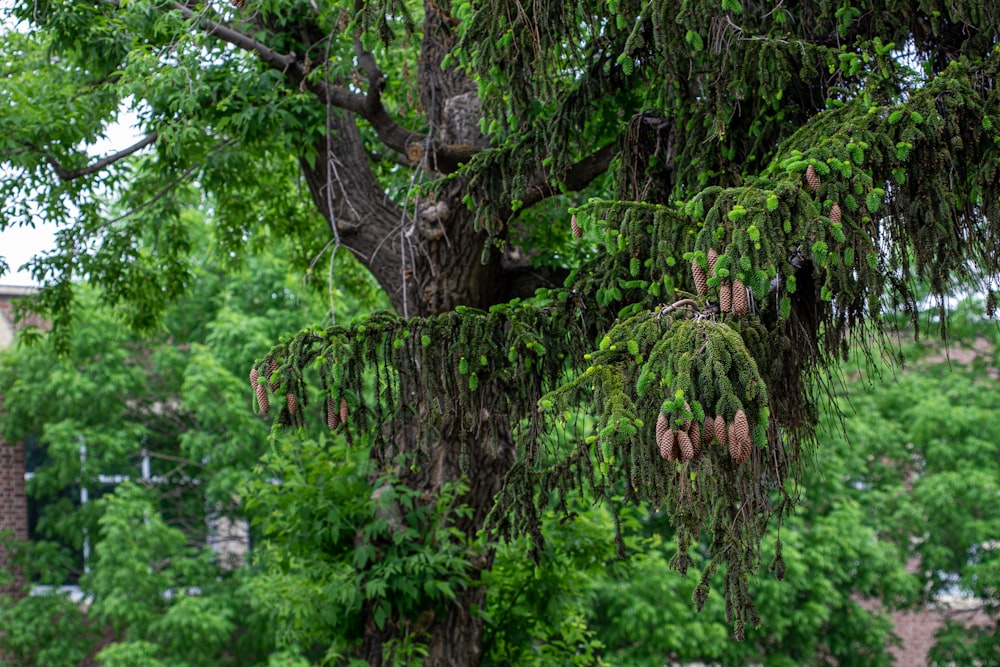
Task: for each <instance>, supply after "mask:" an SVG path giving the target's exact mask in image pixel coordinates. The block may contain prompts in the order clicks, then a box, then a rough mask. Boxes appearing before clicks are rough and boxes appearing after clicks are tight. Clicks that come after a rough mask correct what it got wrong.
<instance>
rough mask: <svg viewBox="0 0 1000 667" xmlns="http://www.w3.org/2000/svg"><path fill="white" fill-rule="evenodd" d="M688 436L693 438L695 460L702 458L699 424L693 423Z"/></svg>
mask: <svg viewBox="0 0 1000 667" xmlns="http://www.w3.org/2000/svg"><path fill="white" fill-rule="evenodd" d="M688 436H689V437H690V438H691V447H693V448H694V458H698V457H699V456H701V429H700V428H699V427H698V422H696V421H692V422H691V428H690V429H688Z"/></svg>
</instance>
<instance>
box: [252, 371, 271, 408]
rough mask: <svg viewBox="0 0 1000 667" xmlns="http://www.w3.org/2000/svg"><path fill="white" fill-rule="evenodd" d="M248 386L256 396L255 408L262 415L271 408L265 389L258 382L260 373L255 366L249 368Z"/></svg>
mask: <svg viewBox="0 0 1000 667" xmlns="http://www.w3.org/2000/svg"><path fill="white" fill-rule="evenodd" d="M250 386H251V387H252V388H253V393H254V394H255V395H256V396H257V409H258V410H260V413H261V414H262V415H266V414H267V413H268V411H269V410H270V409H271V402H270V401H269V400H268V399H267V389H265V388H264V385H262V384H261V383H260V373H258V372H257V369H256V368H254V369H251V370H250Z"/></svg>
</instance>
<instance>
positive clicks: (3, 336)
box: [0, 287, 39, 594]
mask: <svg viewBox="0 0 1000 667" xmlns="http://www.w3.org/2000/svg"><path fill="white" fill-rule="evenodd" d="M34 291H35V290H34V288H31V287H0V349H3V348H6V347H8V346H10V345H11V344H12V343H13V341H14V334H15V331H16V329H17V327H18V326H19V324H17V323H15V321H14V319H15V318H14V301H15V300H16V299H18V298H20V297H25V296H30V295H31V294H33V293H34ZM21 324H39V322H38V321H33V320H32V319H31V318H28V320H27V321H26V322H24V323H21ZM2 405H3V396H2V394H0V409H2ZM24 462H25V461H24V443H20V442H18V443H5V442H3V441H2V440H0V532H6V533H8V534H11V535H13V536H14V538H15V539H18V540H27V539H28V500H27V497H26V496H25V493H24ZM7 560H8V559H7V554H6V553H4V551H3V548H2V547H0V567H4V566H6V564H7ZM22 589H23V582H22V581H20V580H19V579H18V578H16V577H15V580H14V581H13V583H11V584H9V585H8V586H6V587H5V588H0V594H2V593H8V594H12V593H19V592H20V591H21V590H22Z"/></svg>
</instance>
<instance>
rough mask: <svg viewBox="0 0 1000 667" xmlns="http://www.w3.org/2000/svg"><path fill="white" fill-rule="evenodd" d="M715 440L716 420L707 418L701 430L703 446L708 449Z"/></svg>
mask: <svg viewBox="0 0 1000 667" xmlns="http://www.w3.org/2000/svg"><path fill="white" fill-rule="evenodd" d="M714 439H715V419H714V418H712V417H705V425H704V426H703V427H702V429H701V444H702V445H704V446H705V447H708V446H709V445H711V444H712V440H714Z"/></svg>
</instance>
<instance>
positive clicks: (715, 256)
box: [708, 248, 719, 278]
mask: <svg viewBox="0 0 1000 667" xmlns="http://www.w3.org/2000/svg"><path fill="white" fill-rule="evenodd" d="M717 261H719V253H718V252H716V251H715V248H709V249H708V275H709V276H710V277H712V278H714V277H715V263H716V262H717Z"/></svg>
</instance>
